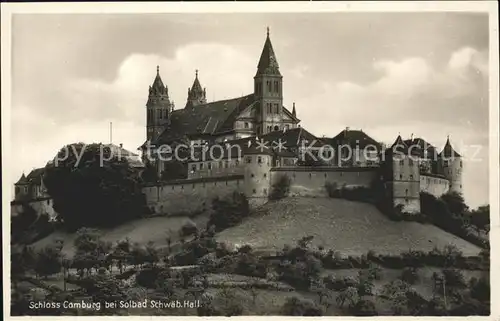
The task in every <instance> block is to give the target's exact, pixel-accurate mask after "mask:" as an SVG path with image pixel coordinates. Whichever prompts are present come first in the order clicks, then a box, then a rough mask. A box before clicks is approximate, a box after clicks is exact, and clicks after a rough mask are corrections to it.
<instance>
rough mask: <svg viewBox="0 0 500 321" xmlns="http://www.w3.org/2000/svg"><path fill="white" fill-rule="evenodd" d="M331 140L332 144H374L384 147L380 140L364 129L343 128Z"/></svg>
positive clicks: (354, 145)
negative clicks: (369, 134)
mask: <svg viewBox="0 0 500 321" xmlns="http://www.w3.org/2000/svg"><path fill="white" fill-rule="evenodd" d="M329 141H330V144H331V145H332V146H340V145H348V146H351V147H356V146H359V148H365V147H366V146H368V145H372V146H376V148H377V149H378V150H380V149H382V146H381V144H380V143H379V142H377V141H376V140H375V139H373V138H371V137H370V136H368V135H367V134H366V133H364V132H363V131H362V130H351V129H349V130H343V131H341V132H340V133H339V134H337V136H335V137H333V138H332V139H330V140H329Z"/></svg>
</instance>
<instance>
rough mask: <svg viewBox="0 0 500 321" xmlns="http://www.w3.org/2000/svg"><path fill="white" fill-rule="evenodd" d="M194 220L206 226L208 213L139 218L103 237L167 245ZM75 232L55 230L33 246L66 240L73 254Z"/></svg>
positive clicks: (105, 231)
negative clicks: (191, 216) (193, 215)
mask: <svg viewBox="0 0 500 321" xmlns="http://www.w3.org/2000/svg"><path fill="white" fill-rule="evenodd" d="M189 221H192V222H194V223H196V224H197V226H199V227H200V228H205V226H206V224H207V221H208V214H207V213H204V214H201V215H199V216H196V217H194V218H189V217H151V218H144V219H137V220H134V221H130V222H127V223H124V224H122V225H120V226H117V227H115V228H112V229H103V230H101V232H102V239H103V240H105V241H110V242H112V243H116V242H117V241H121V240H124V239H125V238H129V239H130V241H131V242H132V243H135V242H138V243H140V244H146V243H148V242H154V244H155V245H156V246H158V247H162V246H166V244H167V235H171V238H172V242H176V241H177V240H178V239H179V234H178V232H179V230H180V229H181V227H182V226H183V225H184V224H186V223H187V222H189ZM75 237H76V234H75V233H64V232H59V231H58V232H54V233H52V234H51V235H49V236H47V237H45V238H43V239H41V240H39V241H38V242H35V243H34V244H33V247H34V248H35V249H39V248H43V247H44V246H47V245H50V244H51V243H53V242H54V241H55V240H57V239H62V240H64V248H63V252H64V254H66V255H67V256H72V255H73V254H74V252H75V248H74V246H73V242H74V240H75Z"/></svg>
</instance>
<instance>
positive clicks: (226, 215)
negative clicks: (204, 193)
mask: <svg viewBox="0 0 500 321" xmlns="http://www.w3.org/2000/svg"><path fill="white" fill-rule="evenodd" d="M212 208H213V210H214V212H213V213H212V214H211V215H210V219H209V221H208V223H207V226H212V225H213V226H215V229H216V231H221V230H224V229H226V228H228V227H231V226H234V225H236V224H238V223H240V222H241V221H242V220H243V219H244V218H245V217H247V216H248V215H250V205H249V203H248V199H247V197H246V196H245V194H243V193H238V192H234V193H233V194H232V195H231V196H229V197H226V198H223V199H219V198H215V199H214V200H213V202H212Z"/></svg>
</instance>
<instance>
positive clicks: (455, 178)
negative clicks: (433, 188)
mask: <svg viewBox="0 0 500 321" xmlns="http://www.w3.org/2000/svg"><path fill="white" fill-rule="evenodd" d="M438 164H439V167H440V169H441V171H442V174H443V175H444V177H446V179H447V180H448V181H449V182H450V188H449V191H450V192H456V193H458V194H462V172H463V159H462V156H460V154H459V153H457V151H455V150H454V149H453V147H452V146H451V143H450V137H448V138H447V139H446V144H445V145H444V148H443V151H442V152H441V153H440V154H439V155H438Z"/></svg>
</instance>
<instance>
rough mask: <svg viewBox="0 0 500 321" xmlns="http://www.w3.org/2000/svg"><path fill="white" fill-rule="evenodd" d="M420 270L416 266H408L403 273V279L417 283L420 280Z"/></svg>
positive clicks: (410, 282)
mask: <svg viewBox="0 0 500 321" xmlns="http://www.w3.org/2000/svg"><path fill="white" fill-rule="evenodd" d="M418 279H419V277H418V271H417V268H416V267H406V268H404V269H403V272H402V273H401V280H402V281H404V282H406V283H408V284H415V283H416V282H417V281H418Z"/></svg>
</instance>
